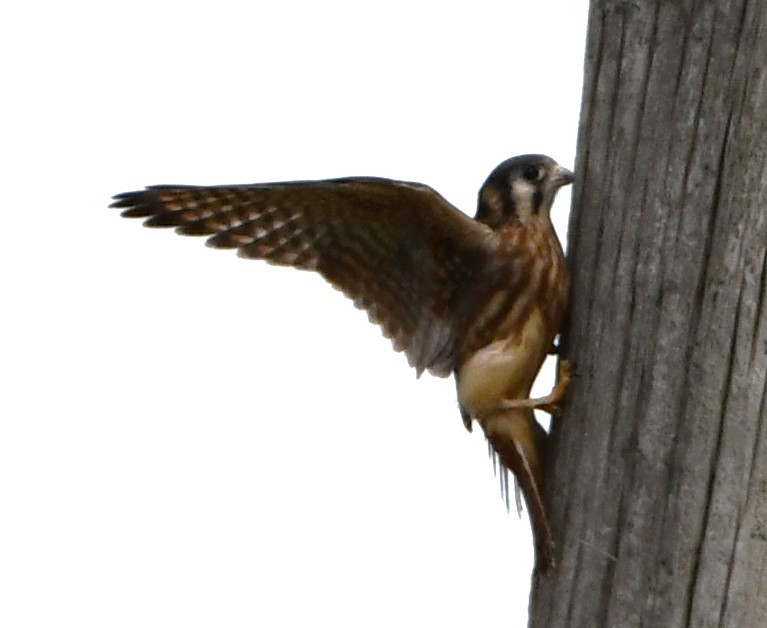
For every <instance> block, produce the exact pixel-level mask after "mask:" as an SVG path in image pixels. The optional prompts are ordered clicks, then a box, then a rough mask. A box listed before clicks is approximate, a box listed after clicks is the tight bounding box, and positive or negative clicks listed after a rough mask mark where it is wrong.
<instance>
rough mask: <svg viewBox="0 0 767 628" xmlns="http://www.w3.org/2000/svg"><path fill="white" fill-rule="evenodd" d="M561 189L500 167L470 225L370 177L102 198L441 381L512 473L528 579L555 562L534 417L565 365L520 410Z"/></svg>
mask: <svg viewBox="0 0 767 628" xmlns="http://www.w3.org/2000/svg"><path fill="white" fill-rule="evenodd" d="M573 181H574V175H573V173H572V172H571V171H570V170H568V169H566V168H564V167H563V166H561V165H559V164H558V163H557V162H556V161H555V160H554V159H552V158H551V157H548V156H546V155H534V154H529V155H519V156H516V157H512V158H510V159H507V160H505V161H504V162H502V163H501V164H499V165H498V166H497V167H496V168H495V169H494V170H493V171H492V172H491V173H490V175H489V176H488V177H487V179H486V181H485V182H484V183H483V185H482V186H481V188H480V190H479V196H478V202H477V210H476V214H475V215H474V217H473V218H471V217H470V216H468V215H467V214H465V213H463V212H462V211H460V210H459V209H458V208H456V207H455V206H454V205H452V204H451V203H450V202H448V201H447V200H446V199H445V198H444V197H442V196H441V195H440V194H439V193H438V192H436V191H435V190H434V189H433V188H431V187H429V186H427V185H424V184H421V183H414V182H408V181H397V180H393V179H385V178H377V177H349V178H341V179H327V180H318V181H287V182H278V183H257V184H248V185H221V186H191V185H156V186H150V187H147V188H145V189H143V190H139V191H135V192H124V193H121V194H117V195H116V196H114V197H113V202H112V204H111V205H110V207H114V208H118V209H120V210H122V212H121V215H122V216H125V217H128V218H142V219H144V225H146V226H148V227H173V228H175V230H176V232H178V233H180V234H183V235H196V236H207V241H206V243H207V244H208V245H209V246H211V247H214V248H223V249H236V250H237V253H238V255H239V256H240V257H243V258H247V259H262V260H266V261H267V262H269V263H272V264H277V265H283V266H292V267H295V268H298V269H302V270H309V271H315V272H317V273H319V274H320V275H322V276H323V277H324V278H325V279H326V280H327V281H328V282H329V283H330V284H331V285H332V286H333V287H335V288H337V289H339V290H341V291H342V292H343V293H344V294H345V295H346V296H348V297H350V298H351V299H352V300H353V302H354V304H355V305H356V306H357V307H358V308H361V309H363V310H366V311H367V314H368V318H369V319H370V321H371V322H373V323H375V324H377V325H379V326H380V327H381V330H382V332H383V334H384V336H386V337H387V338H389V339H390V340H391V342H392V345H393V348H394V349H395V350H396V351H403V352H404V353H405V356H406V357H407V360H408V363H409V365H410V366H412V367H414V368H415V369H416V373H417V375H418V376H419V377H420V376H421V374H422V373H423V372H424V371H428V372H429V373H431V374H433V375H435V376H439V377H449V376H451V375H452V376H454V377H455V382H456V390H457V397H458V409H459V412H460V415H461V419H462V421H463V424H464V426H465V427H466V429H467V430H469V431H471V429H472V425H473V422H475V421H476V422H477V423H478V424H479V425H480V427H481V428H482V430H483V432H484V434H485V436H486V438H487V440H488V446H489V449H490V451H491V453H492V455H493V456H494V463H495V462H498V463H500V467H501V469H502V470H503V471H504V474H503V475H502V485H503V477H506V478H507V477H508V476H506V475H505V474H506V473H507V472H508V471H511V472H512V474H513V476H514V478H515V480H516V482H517V486H518V490H521V493H522V496H523V498H524V500H525V504H526V506H527V511H528V514H529V517H530V522H531V527H532V531H533V539H534V545H535V567H534V568H535V570H536V572H538V573H541V574H548V573H551V572H552V571H553V570H554V569H555V567H556V558H555V544H554V541H553V538H552V533H551V529H550V526H549V523H548V518H547V514H546V510H545V507H544V498H543V473H542V466H543V460H544V456H545V449H546V438H547V434H546V432H545V430H544V429H543V427H542V426H541V425H540V424H539V423H538V422H537V421H536V419H535V417H534V413H533V410H534V409H540V410H544V411H546V412H549V413H551V414H556V413H557V412H558V411H559V408H560V405H561V402H562V399H563V398H564V395H565V392H566V390H567V387H568V384H569V382H570V366H569V363H568V362H567V360H566V359H564V358H562V357H560V361H559V369H558V377H557V382H556V384H555V386H554V388H553V389H552V391H551V393H550V394H549V395H547V396H545V397H541V398H537V399H531V398H530V390H531V387H532V385H533V382H534V380H535V378H536V376H537V374H538V372H539V370H540V368H541V366H542V364H543V361H544V359H545V358H546V355H547V354H548V353H550V352H551V349H552V347H553V343H554V340H555V338H556V336H557V335H558V333H559V331H560V328H561V326H562V323H563V319H564V316H565V312H566V308H567V302H568V291H569V276H568V271H567V266H566V261H565V256H564V252H563V249H562V246H561V243H560V241H559V239H558V237H557V235H556V232H555V231H554V227H553V225H552V222H551V216H550V212H551V208H552V204H553V202H554V198H555V196H556V194H557V192H558V190H559V189H560V188H561V187H563V186H565V185H568V184H571V183H572V182H573ZM506 482H508V480H506ZM517 502H518V507H519V494H517ZM506 503H507V507H508V484H507V485H506Z"/></svg>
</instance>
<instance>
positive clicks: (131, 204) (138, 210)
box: [109, 190, 154, 218]
mask: <svg viewBox="0 0 767 628" xmlns="http://www.w3.org/2000/svg"><path fill="white" fill-rule="evenodd" d="M146 194H147V190H141V191H139V192H121V193H120V194H115V195H114V196H113V197H112V202H111V203H110V204H109V208H110V209H112V208H114V209H122V210H123V211H121V212H120V216H123V217H124V218H146V217H147V216H151V215H152V214H153V213H154V212H153V211H152V206H151V203H149V202H147V201H148V199H147V197H146Z"/></svg>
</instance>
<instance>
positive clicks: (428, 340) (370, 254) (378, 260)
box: [112, 178, 496, 376]
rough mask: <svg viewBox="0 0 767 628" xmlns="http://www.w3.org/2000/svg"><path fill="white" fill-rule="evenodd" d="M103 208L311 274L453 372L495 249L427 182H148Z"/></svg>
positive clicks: (429, 363)
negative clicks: (465, 321) (465, 315)
mask: <svg viewBox="0 0 767 628" xmlns="http://www.w3.org/2000/svg"><path fill="white" fill-rule="evenodd" d="M112 207H117V208H121V209H122V210H123V211H122V215H123V216H126V217H131V218H144V219H145V220H144V224H145V225H146V226H149V227H175V228H176V231H177V232H178V233H180V234H183V235H197V236H208V240H207V244H208V245H209V246H212V247H216V248H234V249H237V252H238V254H239V255H240V256H241V257H244V258H253V259H264V260H266V261H268V262H270V263H273V264H280V265H287V266H293V267H296V268H300V269H304V270H313V271H317V272H319V273H320V274H321V275H322V276H323V277H325V279H327V280H328V281H329V282H330V283H331V284H332V285H334V286H335V287H336V288H338V289H340V290H341V291H343V292H344V293H345V294H346V295H347V296H348V297H350V298H351V299H352V300H353V301H354V303H355V305H357V306H358V307H360V308H362V309H365V310H367V312H368V316H369V318H370V320H371V321H372V322H374V323H376V324H378V325H380V326H381V328H382V331H383V333H384V335H385V336H387V337H388V338H390V339H391V340H392V344H393V346H394V348H395V349H396V350H398V351H404V352H405V354H406V356H407V359H408V363H409V364H410V365H411V366H413V367H414V368H416V370H417V372H418V374H419V375H420V373H422V372H423V371H424V370H429V371H430V372H432V373H433V374H435V375H440V376H447V375H449V374H450V373H452V372H453V370H454V369H455V367H456V359H457V353H458V349H457V343H458V341H459V339H460V337H461V333H462V329H461V327H462V321H460V320H458V319H457V318H456V316H455V312H456V311H457V309H460V308H457V307H456V305H457V304H458V303H459V300H460V297H461V295H462V294H463V293H464V292H465V291H466V290H467V289H468V288H469V287H470V283H471V277H472V270H471V269H472V268H473V267H476V264H482V263H483V262H484V261H486V259H487V257H488V256H489V255H490V254H491V251H492V250H493V247H494V246H495V245H496V236H495V234H494V233H493V232H492V230H490V229H489V228H488V227H487V226H485V225H482V224H480V223H478V222H476V221H474V220H472V219H471V218H469V217H468V216H466V215H465V214H463V213H462V212H460V211H459V210H458V209H456V208H455V207H454V206H453V205H451V204H450V203H448V202H447V201H446V200H445V199H444V198H443V197H442V196H440V195H439V194H438V193H437V192H435V191H434V190H433V189H431V188H429V187H427V186H425V185H420V184H415V183H406V182H401V181H392V180H389V179H374V178H351V179H335V180H328V181H298V182H288V183H272V184H262V185H245V186H212V187H195V186H155V187H150V188H146V189H144V190H142V191H138V192H126V193H124V194H118V195H117V196H115V197H114V202H113V203H112Z"/></svg>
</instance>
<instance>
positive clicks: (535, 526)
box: [480, 409, 556, 574]
mask: <svg viewBox="0 0 767 628" xmlns="http://www.w3.org/2000/svg"><path fill="white" fill-rule="evenodd" d="M480 425H481V426H482V430H483V431H484V432H485V436H486V437H487V440H488V441H489V443H490V445H491V446H492V448H493V450H494V451H495V453H496V454H497V456H498V458H499V459H500V462H501V464H502V465H503V466H504V467H506V468H507V469H509V470H510V471H511V472H512V473H513V474H514V478H515V480H516V481H517V483H518V485H519V487H520V489H521V490H522V496H523V497H524V500H525V504H526V505H527V511H528V513H529V515H530V525H531V526H532V530H533V539H534V542H535V566H536V570H537V571H539V572H540V573H543V574H546V573H550V572H551V571H552V570H553V569H554V568H555V567H556V560H555V558H554V540H553V538H552V535H551V529H550V528H549V521H548V517H547V516H546V510H545V508H544V504H543V446H544V444H545V443H544V442H543V440H544V438H545V432H544V431H543V428H542V427H541V426H540V425H538V423H537V422H536V421H535V419H534V418H533V413H532V412H531V411H530V410H523V409H509V410H503V411H501V412H497V413H494V414H491V415H488V416H485V417H483V419H482V420H481V421H480ZM501 477H503V474H502V475H501ZM506 490H507V494H506V496H507V504H508V484H507V486H506Z"/></svg>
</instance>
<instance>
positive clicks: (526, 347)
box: [458, 308, 553, 418]
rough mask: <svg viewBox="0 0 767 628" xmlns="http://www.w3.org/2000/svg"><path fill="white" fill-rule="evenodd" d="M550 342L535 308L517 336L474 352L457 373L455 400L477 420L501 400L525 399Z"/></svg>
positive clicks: (495, 408) (495, 409)
mask: <svg viewBox="0 0 767 628" xmlns="http://www.w3.org/2000/svg"><path fill="white" fill-rule="evenodd" d="M552 340H553V338H550V337H549V335H548V334H547V331H546V325H545V324H544V320H543V317H542V316H541V313H540V310H538V309H537V308H536V309H534V310H533V311H532V313H531V314H530V316H529V317H528V319H527V322H526V323H525V325H524V327H523V328H522V330H521V332H520V333H519V334H515V335H514V336H513V337H509V338H504V339H499V340H495V341H493V342H491V343H490V344H488V345H486V346H485V347H483V348H482V349H480V350H479V351H476V352H475V353H474V354H473V355H472V356H471V357H470V358H469V359H468V360H466V362H465V363H464V364H463V365H462V366H461V368H460V369H459V370H458V400H459V402H460V403H461V406H463V408H464V409H466V410H467V411H468V412H469V414H470V415H471V416H472V417H474V418H480V417H483V416H486V415H487V414H490V413H492V412H495V411H497V410H498V408H499V405H500V402H502V401H503V400H505V399H527V398H528V397H529V396H530V388H531V387H532V385H533V380H534V379H535V376H536V375H537V374H538V369H540V367H541V364H542V363H543V360H544V358H545V357H546V353H547V352H548V350H549V347H550V345H551V342H552Z"/></svg>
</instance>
